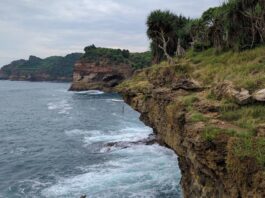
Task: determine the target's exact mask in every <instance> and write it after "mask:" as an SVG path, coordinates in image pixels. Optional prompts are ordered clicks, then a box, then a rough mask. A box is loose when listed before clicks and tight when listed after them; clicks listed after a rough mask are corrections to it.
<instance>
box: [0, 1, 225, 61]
mask: <svg viewBox="0 0 265 198" xmlns="http://www.w3.org/2000/svg"><path fill="white" fill-rule="evenodd" d="M221 1H222V0H1V1H0V13H1V15H0V26H1V29H0V66H1V65H3V64H7V63H9V62H10V61H12V60H14V59H18V58H27V57H28V56H29V55H31V54H34V55H37V56H40V57H46V56H50V55H65V54H67V53H70V52H74V51H83V48H84V47H85V46H86V45H89V44H92V43H94V44H95V45H97V46H102V47H117V48H126V49H130V50H131V51H144V50H147V49H148V47H149V44H148V40H147V38H146V35H145V31H146V27H145V21H146V17H147V16H148V14H149V13H150V12H151V11H152V10H154V9H162V10H163V9H169V10H171V11H173V12H175V13H177V14H183V15H185V16H190V17H198V16H199V15H200V14H201V13H202V12H203V11H204V10H206V9H207V8H209V7H212V6H216V5H219V4H220V3H221Z"/></svg>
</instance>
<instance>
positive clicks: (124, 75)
mask: <svg viewBox="0 0 265 198" xmlns="http://www.w3.org/2000/svg"><path fill="white" fill-rule="evenodd" d="M132 73H133V69H132V67H131V66H130V65H129V64H126V63H118V64H115V63H113V62H112V63H111V62H110V61H108V60H106V59H105V60H104V59H103V60H100V61H86V60H80V61H78V62H77V63H76V64H75V66H74V74H73V83H72V85H71V88H70V90H71V91H84V90H91V89H98V90H104V91H110V90H112V88H113V87H115V86H116V85H118V84H120V83H121V82H122V81H124V80H125V79H128V78H129V77H131V75H132Z"/></svg>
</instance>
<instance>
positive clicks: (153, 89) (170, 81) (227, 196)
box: [117, 67, 265, 198]
mask: <svg viewBox="0 0 265 198" xmlns="http://www.w3.org/2000/svg"><path fill="white" fill-rule="evenodd" d="M178 79H182V80H178ZM176 85H177V86H176ZM117 91H118V92H120V93H121V94H122V95H123V97H124V100H125V101H126V103H128V104H129V105H130V106H132V107H133V108H134V109H135V110H137V111H138V112H140V113H141V120H142V121H143V122H144V123H145V124H147V125H148V126H150V127H152V128H153V129H154V132H155V133H156V134H157V135H158V136H159V137H160V138H161V140H162V141H163V142H164V143H165V144H166V145H167V146H169V147H170V148H172V149H173V150H174V151H175V152H176V153H177V155H178V156H179V167H180V169H181V173H182V179H181V185H182V188H183V194H184V197H185V198H198V197H200V198H262V197H265V179H264V178H265V172H264V168H263V167H262V166H260V165H258V164H257V162H256V161H255V159H253V158H250V157H238V156H237V155H235V150H234V148H235V145H237V143H238V142H239V140H240V139H239V138H238V137H237V136H236V135H231V134H230V133H231V132H230V131H231V130H240V129H238V126H235V125H233V124H232V123H228V122H226V121H224V120H220V116H219V111H220V103H219V102H218V101H214V102H213V101H209V100H208V99H207V91H206V90H205V89H202V88H201V86H200V83H198V82H197V81H194V80H193V79H191V78H189V77H188V76H183V75H178V74H176V73H175V68H174V67H161V68H159V69H158V68H156V71H155V69H146V70H145V71H143V72H141V73H138V74H137V76H135V77H134V78H133V79H132V80H131V81H129V82H125V83H123V84H121V85H120V86H118V88H117ZM215 91H217V92H220V93H222V94H221V95H224V94H228V95H229V96H231V95H232V96H233V97H234V96H236V97H238V102H240V103H241V104H245V103H246V101H248V100H249V97H250V96H249V93H247V92H246V91H245V90H241V91H237V90H235V89H234V88H233V87H232V85H228V83H225V85H223V86H219V88H216V87H215ZM194 112H195V113H194ZM198 114H199V115H200V119H198V118H196V117H195V116H194V115H198ZM194 117H195V118H196V119H195V118H194ZM209 126H213V127H212V129H211V128H209ZM213 134H214V135H215V136H214V138H213ZM258 135H259V136H263V135H264V126H263V125H261V126H260V127H259V132H258ZM254 139H255V137H254Z"/></svg>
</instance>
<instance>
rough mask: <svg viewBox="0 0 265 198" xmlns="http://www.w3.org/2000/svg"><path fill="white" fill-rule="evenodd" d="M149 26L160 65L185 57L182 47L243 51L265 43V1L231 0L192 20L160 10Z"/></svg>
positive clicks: (151, 15)
mask: <svg viewBox="0 0 265 198" xmlns="http://www.w3.org/2000/svg"><path fill="white" fill-rule="evenodd" d="M147 26H148V31H147V35H148V37H149V38H150V39H151V41H152V42H151V51H152V56H153V57H152V58H153V61H154V62H156V63H157V62H160V61H161V60H163V59H165V58H167V59H168V60H170V61H171V59H172V57H173V56H175V54H177V55H182V53H181V50H180V49H181V48H179V46H181V47H183V48H184V49H188V48H190V47H191V48H193V49H194V51H204V50H207V49H209V48H213V49H214V51H215V52H222V51H227V50H231V49H232V50H234V51H241V50H245V49H251V48H254V47H256V46H259V45H262V44H264V43H265V29H264V27H265V4H264V0H227V1H226V2H225V3H223V4H222V5H221V6H219V7H214V8H210V9H208V10H207V11H205V12H204V13H203V14H202V16H201V17H200V18H197V19H192V20H191V19H188V18H185V17H183V16H177V15H175V14H173V13H171V12H169V11H161V10H156V11H153V12H152V13H151V14H150V15H149V17H148V19H147ZM189 44H191V45H189ZM194 63H198V60H196V61H195V62H194Z"/></svg>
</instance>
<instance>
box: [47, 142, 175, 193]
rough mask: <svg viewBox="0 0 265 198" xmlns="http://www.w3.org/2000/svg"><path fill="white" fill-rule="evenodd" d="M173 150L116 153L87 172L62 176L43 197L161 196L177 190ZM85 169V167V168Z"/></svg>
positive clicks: (155, 148)
mask: <svg viewBox="0 0 265 198" xmlns="http://www.w3.org/2000/svg"><path fill="white" fill-rule="evenodd" d="M177 166H178V165H177V157H176V155H175V154H174V152H173V151H170V150H168V149H166V148H163V147H160V146H158V145H152V146H134V147H131V148H127V149H124V150H119V151H116V152H115V155H114V156H113V159H112V161H108V162H106V163H102V164H97V165H96V167H94V168H93V167H92V166H91V167H90V168H89V167H88V168H87V171H88V172H86V173H84V174H80V175H77V176H74V177H70V178H63V179H60V180H59V181H58V182H57V183H56V184H55V185H53V186H51V187H49V188H46V189H44V190H43V191H42V195H43V196H44V197H49V198H53V197H54V198H55V197H56V198H60V197H66V198H67V197H80V195H82V194H86V195H87V196H88V197H93V198H104V197H105V198H110V197H129V198H134V197H135V198H136V197H148V198H151V197H158V196H159V195H160V194H159V193H169V192H172V191H174V190H176V189H177V187H178V183H177V181H179V178H178V177H179V175H180V173H179V172H178V168H177ZM83 170H86V169H85V168H84V169H83Z"/></svg>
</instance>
